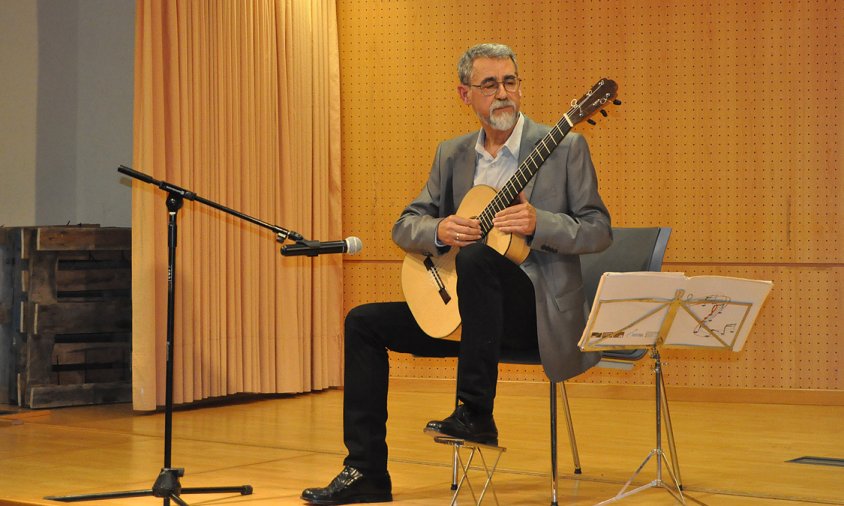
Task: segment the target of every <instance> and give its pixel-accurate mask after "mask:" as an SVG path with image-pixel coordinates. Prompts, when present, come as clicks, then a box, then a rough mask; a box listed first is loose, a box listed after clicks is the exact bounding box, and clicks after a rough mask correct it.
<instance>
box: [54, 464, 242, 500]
mask: <svg viewBox="0 0 844 506" xmlns="http://www.w3.org/2000/svg"><path fill="white" fill-rule="evenodd" d="M184 475H185V470H184V468H181V467H174V468H167V467H165V468H162V469H161V473H159V475H158V478H156V479H155V483H154V484H153V485H152V488H150V489H145V490H125V491H122V492H103V493H99V494H83V495H64V496H47V497H45V498H44V499H48V500H50V501H60V502H78V501H96V500H100V499H122V498H124V497H147V496H153V497H161V498H162V499H164V500H165V501H167V500H168V499H169V500H172V501H173V502H175V503H176V504H178V505H179V506H188V504H187V503H186V502H185V501H184V500H182V498H181V497H180V496H181V495H183V494H225V493H232V494H234V493H236V494H240V495H252V486H251V485H241V486H239V487H185V488H182V485H181V483H179V478H181V477H182V476H184Z"/></svg>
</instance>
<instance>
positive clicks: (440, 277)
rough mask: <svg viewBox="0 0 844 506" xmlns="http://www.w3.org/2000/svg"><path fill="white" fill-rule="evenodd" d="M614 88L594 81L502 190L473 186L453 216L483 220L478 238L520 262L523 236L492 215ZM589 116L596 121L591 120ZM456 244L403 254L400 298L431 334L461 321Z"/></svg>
mask: <svg viewBox="0 0 844 506" xmlns="http://www.w3.org/2000/svg"><path fill="white" fill-rule="evenodd" d="M617 90H618V86H617V85H616V83H615V81H612V80H610V79H601V80H600V81H598V83H597V84H595V85H594V86H593V87H592V89H590V90H589V91H588V92H586V94H585V95H583V97H581V98H580V100H576V101H573V102H572V107H571V109H569V111H568V112H567V113H566V114H564V115H563V117H562V119H560V121H558V122H557V124H556V125H555V126H554V127H552V128H551V130H550V131H549V132H548V134H547V135H545V137H543V138H542V139H541V140H540V141H539V142H537V143H536V147H534V149H533V151H531V153H530V154H529V155H528V156H527V158H525V159H524V161H523V162H522V163H521V164H520V165H519V167H518V169H517V170H516V172H515V174H513V176H512V177H511V178H510V179H509V180H508V181H507V183H506V184H505V185H504V186H503V187H502V188H501V189H500V190H495V189H494V188H492V187H490V186H486V185H478V186H475V187H473V188H472V189H471V190H469V192H468V193H466V196H465V197H464V198H463V201H462V202H461V203H460V207H459V208H458V209H457V215H458V216H464V217H475V218H477V219H478V221H480V225H481V234H482V239H481V240H482V241H484V242H485V243H486V244H487V245H488V246H490V247H491V248H493V249H494V250H495V251H497V252H499V253H501V254H502V255H504V256H505V257H507V258H508V259H510V260H511V261H513V262H515V263H516V264H521V263H522V262H524V260H525V259H526V258H527V256H528V254H529V253H530V248H529V247H528V245H527V242H526V241H525V238H524V237H522V236H519V235H516V234H505V233H502V232H499V231H498V230H496V229H495V228H493V226H492V218H493V217H494V216H495V214H496V213H497V212H498V211H501V210H502V209H504V208H506V207H508V206H509V205H511V204H512V203H513V202H515V201H516V200H517V196H518V195H519V192H521V191H522V190H523V189H524V187H525V185H527V183H528V181H530V180H531V178H532V177H533V176H534V175H535V174H536V173H537V172H538V171H539V168H540V167H541V166H542V164H543V163H544V162H545V160H546V159H547V158H548V157H549V156H550V155H551V152H553V151H554V148H556V147H557V146H558V145H559V144H560V142H562V141H563V138H564V137H565V136H566V134H568V133H569V131H570V130H571V129H572V127H573V126H574V125H576V124H577V123H579V122H581V121H583V120H587V118H589V116H591V115H592V114H594V113H595V112H597V111H598V110H601V112H602V113H604V114H606V113H605V112H604V111H603V109H601V107H602V106H603V105H604V104H606V102H607V101H609V100H612V99H613V98H614V97H615V95H616V91H617ZM616 103H620V102H618V101H616ZM587 121H589V122H590V123H593V124H594V122H593V121H592V120H587ZM458 249H459V248H451V249H450V250H449V251H448V252H447V253H445V254H443V255H440V256H430V255H421V254H416V253H408V254H407V255H406V256H405V257H404V262H403V264H402V272H401V281H402V290H403V291H404V297H405V299H406V300H407V303H408V305H409V306H410V311H411V312H412V313H413V316H414V318H416V322H417V323H418V324H419V326H420V327H422V330H424V331H425V333H426V334H428V335H429V336H431V337H438V338H443V337H444V338H449V337H451V336H453V335H454V333H455V332H454V331H455V330H457V328H458V327H459V326H460V312H459V311H458V309H457V271H456V269H455V265H454V259H455V257H456V256H457V251H458Z"/></svg>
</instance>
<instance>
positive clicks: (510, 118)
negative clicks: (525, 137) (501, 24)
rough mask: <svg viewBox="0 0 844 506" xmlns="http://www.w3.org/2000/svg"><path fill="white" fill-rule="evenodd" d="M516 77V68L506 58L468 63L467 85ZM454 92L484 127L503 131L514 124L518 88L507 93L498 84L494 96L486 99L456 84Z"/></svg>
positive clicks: (485, 59) (478, 89)
mask: <svg viewBox="0 0 844 506" xmlns="http://www.w3.org/2000/svg"><path fill="white" fill-rule="evenodd" d="M516 77H517V75H516V66H515V64H514V63H513V61H512V60H510V58H478V59H476V60H475V61H474V62H473V64H472V79H471V81H470V84H471V85H484V84H488V83H494V82H495V81H498V82H503V81H504V80H505V79H508V78H510V79H513V78H516ZM457 89H458V92H459V93H460V98H461V99H462V100H463V102H464V103H466V104H468V105H470V106H471V107H472V109H473V110H474V111H475V114H477V115H478V119H480V120H481V123H482V124H483V125H484V126H485V127H491V128H493V129H495V130H503V131H506V130H510V129H512V128H513V127H514V126H515V125H516V120H518V117H519V116H518V113H519V106H520V103H521V99H522V91H521V88H520V89H519V90H518V91H515V92H512V93H508V92H507V91H506V90H505V89H504V86H501V85H498V87H497V89H496V91H495V94H493V95H490V96H484V94H483V93H481V89H480V88H478V87H476V86H467V85H464V84H460V85H459V86H458V87H457Z"/></svg>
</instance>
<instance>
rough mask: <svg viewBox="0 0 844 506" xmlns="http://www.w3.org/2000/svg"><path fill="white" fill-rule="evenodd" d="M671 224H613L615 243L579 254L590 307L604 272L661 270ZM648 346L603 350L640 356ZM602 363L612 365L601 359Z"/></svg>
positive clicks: (628, 357)
mask: <svg viewBox="0 0 844 506" xmlns="http://www.w3.org/2000/svg"><path fill="white" fill-rule="evenodd" d="M670 235H671V228H669V227H648V228H613V242H612V245H611V246H610V247H609V248H607V249H605V250H604V251H602V252H600V253H591V254H588V255H581V256H580V269H581V272H582V273H583V292H584V295H585V296H586V301H587V303H588V304H589V307H590V308H591V307H592V302H593V301H594V300H595V292H597V291H598V283H599V282H600V281H601V276H602V275H603V274H604V273H605V272H638V271H657V272H658V271H660V270H661V269H662V259H663V257H664V256H665V248H666V247H667V246H668V238H669V236H670ZM645 353H646V350H612V351H605V352H603V353H602V354H603V356H604V358H605V359H607V358H609V359H616V360H624V361H630V360H637V359H639V358H641V357H643V356H644V355H645ZM599 365H609V364H607V363H606V361H602V363H601V364H599Z"/></svg>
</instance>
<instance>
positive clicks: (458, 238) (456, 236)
mask: <svg viewBox="0 0 844 506" xmlns="http://www.w3.org/2000/svg"><path fill="white" fill-rule="evenodd" d="M454 238H455V239H457V240H458V241H459V240H460V233H459V232H458V233H457V235H455V236H454Z"/></svg>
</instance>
